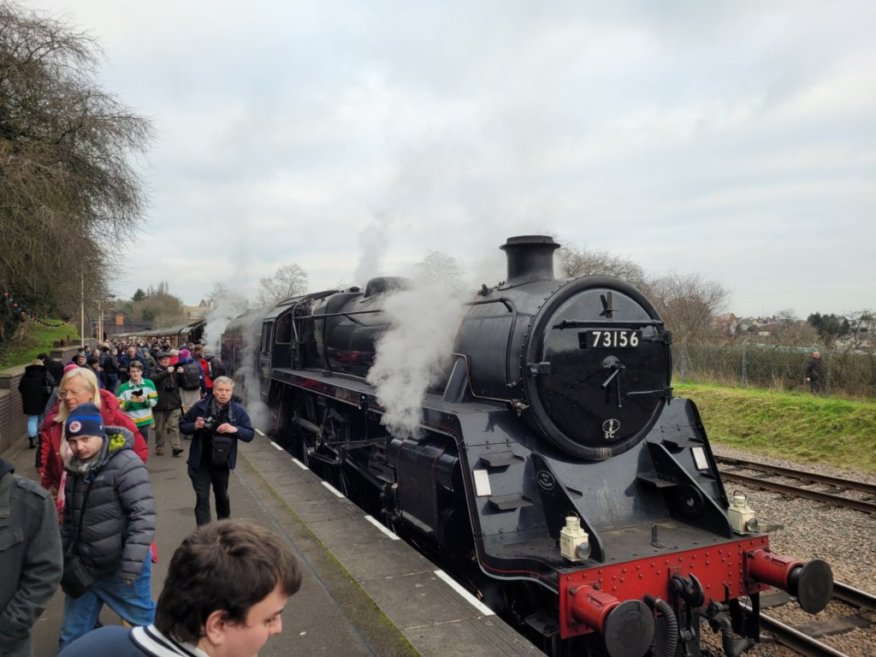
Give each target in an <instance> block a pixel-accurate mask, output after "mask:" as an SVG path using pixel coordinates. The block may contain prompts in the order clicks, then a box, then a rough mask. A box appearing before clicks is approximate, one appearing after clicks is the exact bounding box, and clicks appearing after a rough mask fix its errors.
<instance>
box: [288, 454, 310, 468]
mask: <svg viewBox="0 0 876 657" xmlns="http://www.w3.org/2000/svg"><path fill="white" fill-rule="evenodd" d="M292 463H294V464H295V465H297V466H298V467H299V468H301V469H302V470H310V468H308V467H307V466H306V465H304V464H303V463H302V462H301V461H299V460H298V459H296V458H295V457H294V456H293V457H292Z"/></svg>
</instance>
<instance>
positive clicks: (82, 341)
mask: <svg viewBox="0 0 876 657" xmlns="http://www.w3.org/2000/svg"><path fill="white" fill-rule="evenodd" d="M79 346H80V347H82V348H83V349H84V348H85V270H84V269H83V270H82V272H81V274H80V276H79Z"/></svg>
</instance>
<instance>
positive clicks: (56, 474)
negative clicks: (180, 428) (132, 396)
mask: <svg viewBox="0 0 876 657" xmlns="http://www.w3.org/2000/svg"><path fill="white" fill-rule="evenodd" d="M58 395H59V399H58V404H57V405H56V406H55V407H54V408H52V410H50V411H49V413H48V414H47V415H46V420H45V422H43V430H42V432H41V434H40V437H41V441H40V449H41V450H42V454H41V457H40V463H41V464H42V467H41V468H40V475H41V477H42V479H41V481H40V483H41V484H42V485H43V488H45V489H46V490H48V491H49V492H51V493H52V497H54V498H55V501H56V503H57V506H58V512H59V513H61V512H62V511H63V508H64V493H63V491H64V481H65V479H66V473H65V471H64V461H63V459H62V450H63V449H65V448H66V440H65V437H64V422H65V421H66V420H67V418H68V417H69V416H70V413H71V412H72V411H73V410H74V409H75V408H76V407H77V406H79V405H80V404H85V403H92V404H94V405H95V406H97V407H98V408H99V409H100V415H101V417H102V418H103V423H104V424H105V425H106V426H112V427H122V428H124V429H127V430H128V431H130V432H131V433H133V434H134V452H135V453H136V454H137V456H139V457H140V460H142V461H143V463H146V461H147V460H148V458H149V447H148V446H147V445H146V441H145V440H144V439H143V435H142V434H141V433H140V432H139V431H138V430H137V426H136V425H135V424H134V423H133V421H131V418H129V417H128V416H127V415H125V412H124V411H123V410H122V409H121V408H120V407H119V400H118V399H117V398H116V396H115V395H114V394H112V393H111V392H109V391H108V390H102V389H101V388H100V386H99V385H98V383H97V377H95V375H94V372H92V371H91V370H90V369H88V368H85V367H71V368H70V369H69V370H67V371H66V372H65V373H64V376H63V377H62V378H61V383H60V384H59V385H58Z"/></svg>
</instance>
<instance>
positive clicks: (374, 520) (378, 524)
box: [365, 516, 401, 541]
mask: <svg viewBox="0 0 876 657" xmlns="http://www.w3.org/2000/svg"><path fill="white" fill-rule="evenodd" d="M365 520H367V521H368V522H370V523H371V524H372V525H374V526H375V527H377V529H379V530H380V531H382V532H383V533H384V534H386V535H387V536H389V537H390V538H391V539H392V540H394V541H400V540H401V539H400V538H399V537H398V536H396V535H395V534H393V533H392V531H390V529H389V528H388V527H386V526H385V525H384V524H383V523H381V522H380V521H379V520H377V518H372V517H371V516H365Z"/></svg>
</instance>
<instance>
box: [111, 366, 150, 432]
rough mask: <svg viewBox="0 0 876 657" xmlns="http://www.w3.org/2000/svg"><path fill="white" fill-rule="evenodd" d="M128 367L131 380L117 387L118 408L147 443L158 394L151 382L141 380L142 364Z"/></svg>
mask: <svg viewBox="0 0 876 657" xmlns="http://www.w3.org/2000/svg"><path fill="white" fill-rule="evenodd" d="M128 367H129V374H130V377H131V378H130V379H128V380H127V381H125V382H124V383H123V384H122V385H121V386H119V406H121V407H122V410H123V411H124V412H125V413H126V414H127V415H128V417H130V418H131V420H133V422H134V424H136V425H137V428H138V429H139V430H140V433H142V434H143V438H144V440H146V442H147V443H148V442H149V427H151V426H152V425H153V424H154V423H155V420H154V419H153V417H152V407H153V406H155V404H156V403H158V392H157V391H156V390H155V384H154V383H152V381H151V380H149V379H144V378H143V363H141V362H140V361H138V360H135V361H133V362H132V363H131V364H130V365H129V366H128Z"/></svg>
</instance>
